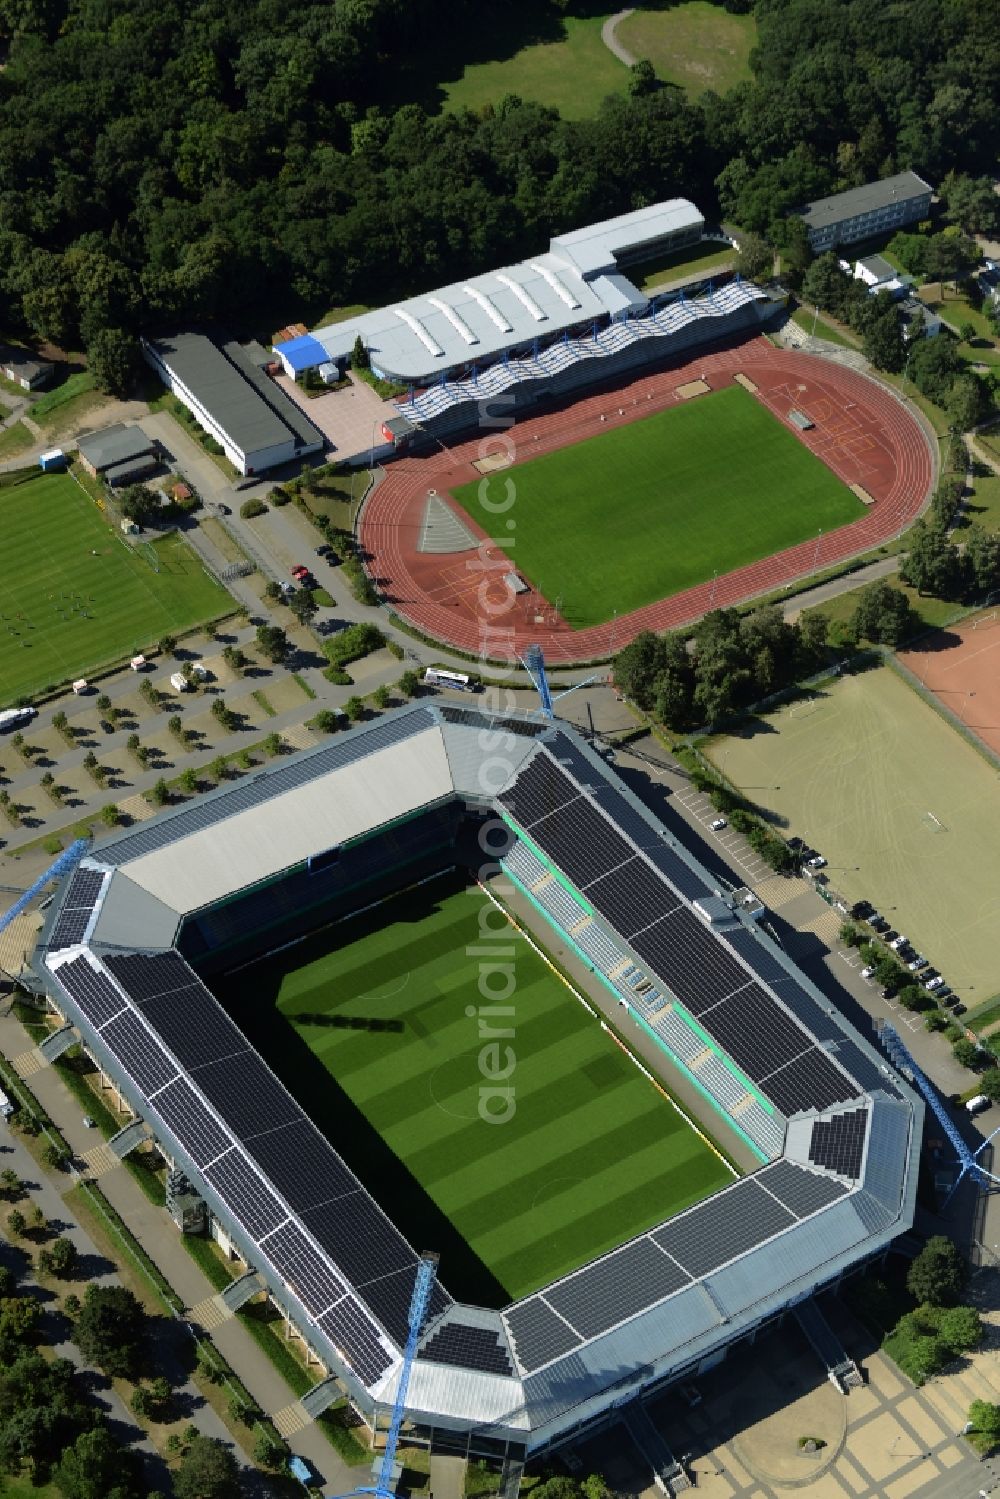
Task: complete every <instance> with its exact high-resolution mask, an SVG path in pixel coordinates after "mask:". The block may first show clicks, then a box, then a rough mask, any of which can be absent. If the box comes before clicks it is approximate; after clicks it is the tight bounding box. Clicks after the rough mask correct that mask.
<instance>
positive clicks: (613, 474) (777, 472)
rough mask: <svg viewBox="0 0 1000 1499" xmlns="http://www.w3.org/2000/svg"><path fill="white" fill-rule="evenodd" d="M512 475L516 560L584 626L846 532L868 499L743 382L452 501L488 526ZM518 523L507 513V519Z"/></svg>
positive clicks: (464, 489) (471, 487)
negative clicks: (799, 543)
mask: <svg viewBox="0 0 1000 1499" xmlns="http://www.w3.org/2000/svg"><path fill="white" fill-rule="evenodd" d="M511 482H513V483H514V485H515V486H516V508H515V510H514V512H513V513H514V515H515V516H516V525H517V549H516V553H515V554H514V556H515V559H516V564H517V568H518V571H519V572H521V573H523V574H524V575H525V577H527V578H528V579H530V581H531V582H532V583H533V584H534V585H535V587H536V588H538V589H539V590H540V592H541V593H542V594H543V595H544V596H545V597H546V598H547V599H549V600H551V601H553V602H555V600H556V599H560V598H561V600H562V606H561V609H562V614H563V616H564V618H565V619H567V620H568V621H569V622H570V623H571V624H572V625H574V626H575V627H577V628H581V627H583V626H587V625H593V624H598V623H601V622H602V621H604V620H608V619H610V618H611V616H612V614H613V613H614V611H615V609H617V610H618V612H619V614H627V613H629V612H630V611H631V610H633V609H638V608H639V607H640V606H641V605H643V604H649V603H652V602H653V601H654V600H656V599H662V598H667V597H669V596H670V595H671V594H674V593H677V592H679V591H680V590H681V589H683V588H689V587H691V586H693V585H694V584H696V583H701V582H704V580H705V579H706V578H710V577H711V576H712V573H713V571H718V572H719V573H726V572H729V571H730V570H731V569H732V568H735V567H740V566H742V565H743V564H744V563H748V562H755V561H757V560H758V559H760V558H761V557H769V556H770V555H771V553H772V552H777V551H780V550H781V549H782V548H783V547H788V546H792V545H793V544H794V543H795V542H797V541H803V540H804V539H805V538H806V537H809V536H815V535H816V533H817V531H818V530H819V528H820V527H822V529H823V531H824V533H829V532H830V531H832V530H836V528H837V527H838V526H842V525H844V524H845V523H846V522H847V521H851V520H854V519H855V518H856V517H857V516H858V515H860V514H862V513H863V510H864V507H863V505H862V504H861V501H860V500H858V499H857V498H856V497H855V496H854V495H853V494H852V493H851V491H850V490H849V489H848V487H847V485H846V484H844V483H843V482H842V481H841V480H840V479H838V478H837V477H836V475H835V474H833V473H831V472H830V470H829V469H828V468H827V467H826V466H825V465H824V464H823V463H821V462H820V460H819V459H818V458H816V457H815V456H814V455H813V454H812V453H810V451H809V449H808V448H807V447H805V445H804V444H803V443H801V442H800V441H799V439H798V438H797V437H795V436H793V434H792V433H791V432H789V431H788V430H787V429H786V428H785V427H784V426H782V424H781V423H780V422H779V421H778V420H777V418H775V417H773V416H772V415H771V413H770V412H769V411H768V410H767V409H766V407H764V406H763V405H761V404H760V402H759V401H757V400H755V398H754V397H753V396H751V395H750V394H748V392H746V391H744V390H741V389H740V387H739V386H735V385H734V386H730V387H728V388H727V389H725V390H721V391H717V392H716V393H714V394H713V395H708V396H699V397H697V398H696V399H695V400H693V401H690V402H688V403H686V404H684V405H680V406H674V407H671V408H669V409H668V410H666V411H662V412H658V413H657V414H656V415H655V416H650V417H646V418H645V419H644V420H642V421H638V422H631V423H629V424H628V425H627V426H622V427H617V428H615V429H613V430H612V431H609V432H603V433H601V434H600V435H599V436H597V437H592V438H589V439H587V440H586V441H585V442H580V443H577V444H576V445H575V446H571V447H566V448H562V449H561V450H560V451H558V452H555V453H548V454H546V455H545V456H544V457H542V458H536V459H533V460H531V461H530V462H527V463H523V464H517V465H515V466H514V468H512V469H509V470H507V471H506V472H505V473H503V474H498V475H496V476H495V477H494V478H493V479H492V480H490V481H489V482H488V483H487V482H486V481H483V483H482V488H483V489H484V490H485V499H486V505H487V506H492V507H493V509H492V512H491V510H490V509H487V508H486V507H485V506H484V505H483V503H482V497H481V495H480V487H481V486H480V483H478V482H477V483H475V484H465V485H462V486H461V487H460V488H459V489H456V490H455V491H454V496H453V497H454V499H455V500H456V501H457V502H458V504H459V505H461V506H462V507H463V509H465V510H466V511H467V512H468V513H469V514H470V515H471V516H473V517H474V519H475V520H476V521H477V522H478V523H479V524H480V525H481V526H482V527H483V528H484V529H485V530H489V528H490V526H491V524H495V523H496V522H495V518H494V517H495V513H496V510H495V503H494V502H495V501H497V500H498V499H499V498H500V496H501V494H506V492H507V490H506V486H507V485H508V484H509V483H511ZM507 524H508V525H509V524H510V521H508V522H507Z"/></svg>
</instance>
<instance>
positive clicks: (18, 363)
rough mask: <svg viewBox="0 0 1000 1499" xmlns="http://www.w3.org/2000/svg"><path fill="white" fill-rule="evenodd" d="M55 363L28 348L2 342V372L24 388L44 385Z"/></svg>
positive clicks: (0, 367) (0, 352)
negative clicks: (41, 357)
mask: <svg viewBox="0 0 1000 1499" xmlns="http://www.w3.org/2000/svg"><path fill="white" fill-rule="evenodd" d="M54 369H55V365H54V364H52V362H51V361H50V360H48V359H39V358H38V357H37V356H36V355H35V354H31V353H29V351H28V350H27V349H19V348H17V347H16V346H15V345H13V344H0V373H3V375H4V376H5V377H6V378H7V379H8V380H12V381H13V382H14V384H15V385H19V386H20V387H21V389H22V390H34V389H35V388H36V387H37V386H39V385H44V384H45V382H46V380H47V379H48V378H49V376H50V375H51V374H52V371H53V370H54Z"/></svg>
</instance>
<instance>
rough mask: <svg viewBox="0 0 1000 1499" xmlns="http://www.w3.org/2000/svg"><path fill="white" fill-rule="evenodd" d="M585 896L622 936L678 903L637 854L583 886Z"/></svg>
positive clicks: (672, 908)
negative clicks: (585, 889) (617, 867)
mask: <svg viewBox="0 0 1000 1499" xmlns="http://www.w3.org/2000/svg"><path fill="white" fill-rule="evenodd" d="M587 899H588V900H589V901H590V903H591V905H593V906H595V907H596V909H597V910H598V911H600V913H601V915H602V916H606V917H607V919H608V920H609V921H610V922H611V925H612V926H613V927H614V929H615V931H616V932H620V933H621V935H622V936H623V937H625V938H630V937H631V936H632V934H633V933H634V932H637V931H639V929H640V928H641V927H646V926H652V924H653V922H654V921H658V920H659V918H660V917H661V916H665V915H666V914H667V912H668V911H672V910H675V909H676V908H677V907H678V906H679V905H680V899H679V897H678V896H676V895H675V894H674V892H673V891H672V890H670V889H668V888H667V887H666V886H665V885H664V883H663V881H662V880H661V879H660V878H659V877H658V876H657V875H656V874H655V873H654V871H653V870H652V869H650V867H649V865H648V864H647V863H646V862H645V860H644V859H640V858H638V857H636V858H632V859H629V860H627V861H626V863H624V864H623V865H622V866H621V867H620V868H619V869H616V870H614V871H613V873H611V874H606V875H602V876H601V878H600V879H599V880H595V881H594V882H593V884H591V885H589V886H588V887H587Z"/></svg>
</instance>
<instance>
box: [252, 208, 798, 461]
mask: <svg viewBox="0 0 1000 1499" xmlns="http://www.w3.org/2000/svg"><path fill="white" fill-rule="evenodd" d="M704 233H705V220H704V218H703V217H702V215H701V214H700V213H699V211H698V209H697V208H696V207H695V206H694V204H693V203H690V202H688V201H687V199H685V198H673V199H670V200H668V201H666V202H662V203H653V204H650V205H649V206H648V207H646V208H640V209H636V210H635V211H634V212H632V213H626V214H621V215H619V217H617V218H613V219H606V220H604V221H603V222H601V223H599V224H591V225H588V226H587V227H586V228H583V229H577V230H573V231H572V232H570V233H567V234H560V235H556V236H555V237H554V238H553V239H552V240H551V241H550V244H549V249H548V250H547V251H546V252H544V253H543V254H540V255H535V256H532V257H530V258H529V259H527V260H524V261H521V262H520V263H518V264H517V265H511V266H505V267H503V268H501V269H499V270H496V271H491V272H486V273H483V274H482V275H479V276H472V277H470V278H469V279H468V280H467V281H462V282H456V283H454V284H452V285H449V286H443V287H440V288H439V289H438V290H437V291H435V292H429V293H427V294H426V295H424V296H419V297H412V298H410V299H408V300H406V301H403V302H396V303H393V304H392V305H391V306H388V307H382V308H379V309H378V310H377V311H374V312H367V313H363V314H362V315H361V316H359V317H353V318H347V319H345V321H344V322H341V323H332V324H330V325H329V326H327V327H324V328H318V329H316V330H315V331H314V332H312V333H308V334H305V335H303V336H301V337H298V338H295V339H291V340H289V341H288V342H285V343H280V344H278V345H276V347H275V353H276V354H277V355H278V357H279V358H280V360H281V362H282V364H283V366H284V368H285V372H286V374H288V375H289V376H295V375H297V374H301V373H302V372H303V371H305V370H307V369H318V368H319V367H320V366H322V365H336V366H337V368H338V369H339V370H340V371H341V372H342V371H343V370H344V369H345V367H346V366H347V364H348V363H349V362H350V360H351V356H352V354H353V351H354V347H355V343H356V340H358V339H360V340H361V342H362V344H363V345H364V346H365V348H366V349H367V351H368V357H369V359H370V362H371V366H372V369H373V370H374V371H375V373H376V374H377V375H379V376H381V377H382V378H383V379H386V380H390V381H395V382H398V383H400V384H402V385H405V386H406V387H407V390H408V395H407V397H406V399H402V400H399V401H397V403H396V404H397V406H398V407H399V411H400V413H401V415H403V416H404V417H406V418H408V419H409V421H411V422H414V423H416V424H418V425H419V426H420V427H422V428H424V429H426V430H429V431H431V432H433V433H435V434H438V435H440V434H441V433H444V432H448V431H457V430H459V429H460V428H462V427H463V426H466V425H468V423H469V422H470V421H472V420H474V419H475V416H476V413H477V411H478V410H479V407H480V403H482V402H484V401H490V400H495V399H497V398H498V397H501V396H504V397H506V399H507V405H508V409H510V407H511V406H512V407H513V408H514V409H517V408H519V407H523V406H526V405H529V404H532V403H534V402H536V401H538V400H539V399H541V398H543V397H546V396H564V395H567V394H570V393H572V392H573V391H575V390H578V389H581V388H583V387H585V386H587V385H592V384H594V383H595V382H597V381H603V380H614V379H618V378H620V377H621V376H622V375H625V374H627V373H629V372H630V371H633V370H635V369H638V368H642V367H643V366H644V365H646V364H649V363H651V362H653V361H655V360H658V359H672V358H674V357H675V355H677V354H679V353H681V352H682V351H683V350H684V349H687V348H691V347H693V346H695V345H696V344H699V343H703V342H706V341H708V340H712V339H716V338H722V337H729V336H732V335H734V334H736V333H739V332H744V331H746V330H748V329H751V328H754V327H756V326H759V324H760V321H761V319H762V317H764V316H766V315H769V314H770V313H771V312H772V311H773V305H772V303H771V302H770V300H769V298H768V297H767V295H766V294H765V293H764V292H762V291H761V290H760V289H759V288H758V287H756V286H753V285H751V284H749V283H744V282H742V281H740V279H739V278H738V277H737V278H735V279H734V280H730V279H728V278H724V281H725V284H721V285H719V286H718V287H715V286H714V285H709V287H708V289H707V290H706V289H704V288H698V290H697V294H693V295H690V296H689V295H688V294H687V293H686V292H684V291H683V290H681V291H675V292H673V293H672V294H663V295H659V296H656V295H647V294H646V293H645V292H644V291H642V290H641V289H640V287H639V286H637V285H636V284H635V283H634V282H633V281H632V280H630V279H629V277H628V275H627V274H626V272H627V269H628V267H630V266H632V265H634V264H636V263H638V262H642V261H648V260H650V259H654V258H661V259H662V258H663V257H665V256H669V255H671V254H673V253H674V252H675V251H678V250H683V249H685V248H692V247H694V246H696V245H697V244H698V243H699V242H700V241H701V239H702V237H703V235H704Z"/></svg>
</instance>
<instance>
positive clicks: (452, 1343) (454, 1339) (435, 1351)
mask: <svg viewBox="0 0 1000 1499" xmlns="http://www.w3.org/2000/svg"><path fill="white" fill-rule="evenodd" d="M420 1357H421V1358H427V1359H431V1360H432V1362H434V1363H436V1364H454V1365H457V1366H458V1367H459V1368H465V1369H479V1370H481V1372H482V1373H484V1374H500V1375H507V1376H510V1375H512V1374H513V1373H514V1366H513V1365H512V1364H511V1361H510V1355H509V1354H508V1352H507V1350H506V1348H505V1347H504V1346H503V1342H502V1340H501V1337H500V1334H499V1333H498V1332H497V1330H496V1329H495V1328H492V1327H469V1326H467V1325H466V1324H465V1323H463V1322H446V1323H445V1324H444V1326H443V1327H439V1328H438V1330H437V1332H434V1333H432V1334H431V1336H430V1337H429V1338H428V1339H427V1342H426V1343H425V1344H424V1346H423V1348H422V1349H421V1350H420Z"/></svg>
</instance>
